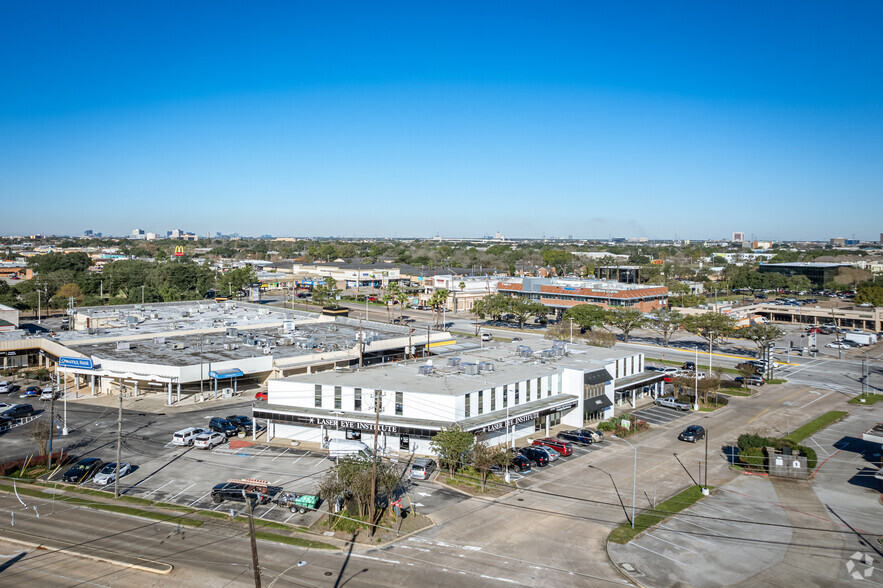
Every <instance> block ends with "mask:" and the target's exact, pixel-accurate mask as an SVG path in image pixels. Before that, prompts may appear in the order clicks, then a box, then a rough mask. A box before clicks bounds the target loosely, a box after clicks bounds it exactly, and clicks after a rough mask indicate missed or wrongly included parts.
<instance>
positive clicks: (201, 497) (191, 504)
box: [187, 490, 212, 506]
mask: <svg viewBox="0 0 883 588" xmlns="http://www.w3.org/2000/svg"><path fill="white" fill-rule="evenodd" d="M211 493H212V491H211V490H209V491H208V492H206V493H205V494H203V495H202V496H200V497H199V498H197V499H196V500H194V501H193V502H191V503H190V504H188V505H187V506H193V505H194V504H196V503H197V502H199V501H200V500H202V499H203V498H205V497H206V496H208V495H209V494H211Z"/></svg>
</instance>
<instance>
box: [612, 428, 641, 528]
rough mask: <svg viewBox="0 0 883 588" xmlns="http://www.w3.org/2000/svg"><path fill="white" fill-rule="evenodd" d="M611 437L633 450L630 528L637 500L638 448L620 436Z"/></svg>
mask: <svg viewBox="0 0 883 588" xmlns="http://www.w3.org/2000/svg"><path fill="white" fill-rule="evenodd" d="M611 437H613V438H614V439H619V440H620V441H623V442H625V443H626V445H628V446H629V447H631V448H632V450H633V451H634V452H635V468H634V474H633V477H632V529H634V528H635V502H637V499H638V492H637V490H638V448H637V447H635V446H634V445H632V444H631V443H629V442H628V441H626V440H625V439H623V438H622V437H617V436H616V435H611Z"/></svg>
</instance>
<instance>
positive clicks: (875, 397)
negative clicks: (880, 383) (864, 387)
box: [849, 394, 883, 406]
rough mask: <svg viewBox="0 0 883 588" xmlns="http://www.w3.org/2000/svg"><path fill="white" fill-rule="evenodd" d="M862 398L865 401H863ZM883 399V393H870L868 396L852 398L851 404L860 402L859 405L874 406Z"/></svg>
mask: <svg viewBox="0 0 883 588" xmlns="http://www.w3.org/2000/svg"><path fill="white" fill-rule="evenodd" d="M862 399H864V400H865V401H864V402H862ZM881 400H883V394H868V395H867V396H856V397H855V398H850V399H849V403H850V404H858V405H859V406H873V405H874V404H877V403H878V402H880V401H881Z"/></svg>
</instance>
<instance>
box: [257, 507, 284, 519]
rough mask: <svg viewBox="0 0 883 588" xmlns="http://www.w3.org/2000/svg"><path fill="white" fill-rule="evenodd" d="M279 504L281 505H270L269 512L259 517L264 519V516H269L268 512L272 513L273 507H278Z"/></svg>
mask: <svg viewBox="0 0 883 588" xmlns="http://www.w3.org/2000/svg"><path fill="white" fill-rule="evenodd" d="M277 506H279V505H278V504H274V505H273V506H271V507H270V510H268V511H267V512H265V513H264V514H262V515H261V516H259V517H258V518H259V519H262V518H264V517H266V516H267V515H268V514H270V513H271V512H272V511H273V509H274V508H276V507H277Z"/></svg>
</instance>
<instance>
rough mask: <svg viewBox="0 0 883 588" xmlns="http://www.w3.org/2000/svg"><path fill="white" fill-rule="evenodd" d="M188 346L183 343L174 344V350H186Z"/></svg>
mask: <svg viewBox="0 0 883 588" xmlns="http://www.w3.org/2000/svg"><path fill="white" fill-rule="evenodd" d="M186 348H187V346H186V345H185V344H183V343H172V349H186Z"/></svg>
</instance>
